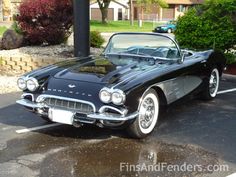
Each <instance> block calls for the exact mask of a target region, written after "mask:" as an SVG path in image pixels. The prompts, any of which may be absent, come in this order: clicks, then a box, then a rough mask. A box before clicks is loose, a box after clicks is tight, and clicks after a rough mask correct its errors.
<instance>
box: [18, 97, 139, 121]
mask: <svg viewBox="0 0 236 177" xmlns="http://www.w3.org/2000/svg"><path fill="white" fill-rule="evenodd" d="M45 98H58V99H62V100H68V101H74V102H80V103H85V104H89V105H91V106H92V107H93V109H94V113H91V114H88V115H87V117H88V118H90V119H94V120H108V121H127V120H131V119H134V118H136V117H137V116H138V114H139V113H138V112H134V113H131V114H129V115H126V114H127V112H128V110H127V109H118V108H115V107H112V106H102V107H101V108H100V109H99V113H95V112H96V108H95V106H94V104H92V103H91V102H88V101H84V100H77V99H73V98H65V97H59V96H54V95H46V94H45V95H40V96H38V98H37V100H36V102H32V101H29V100H27V99H21V100H18V101H16V103H18V104H20V105H23V106H26V107H31V108H33V109H37V108H39V109H40V108H41V109H42V108H47V106H46V105H45V104H43V103H42V101H43V100H44V99H45ZM38 101H40V102H38ZM106 109H112V110H114V111H117V112H118V113H120V114H121V115H118V114H109V113H106V112H105V110H106Z"/></svg>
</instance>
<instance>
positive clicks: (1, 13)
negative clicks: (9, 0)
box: [0, 0, 3, 21]
mask: <svg viewBox="0 0 236 177" xmlns="http://www.w3.org/2000/svg"><path fill="white" fill-rule="evenodd" d="M0 21H3V4H2V1H1V0H0Z"/></svg>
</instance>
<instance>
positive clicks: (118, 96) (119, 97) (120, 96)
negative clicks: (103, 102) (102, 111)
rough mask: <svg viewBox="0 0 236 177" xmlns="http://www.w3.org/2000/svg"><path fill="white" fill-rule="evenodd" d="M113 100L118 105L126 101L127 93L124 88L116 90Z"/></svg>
mask: <svg viewBox="0 0 236 177" xmlns="http://www.w3.org/2000/svg"><path fill="white" fill-rule="evenodd" d="M111 100H112V102H113V103H114V104H116V105H121V104H123V103H124V102H125V94H124V92H123V91H122V90H114V92H113V93H112V97H111Z"/></svg>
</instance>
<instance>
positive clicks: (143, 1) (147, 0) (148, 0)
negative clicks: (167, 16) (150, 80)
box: [137, 0, 168, 19]
mask: <svg viewBox="0 0 236 177" xmlns="http://www.w3.org/2000/svg"><path fill="white" fill-rule="evenodd" d="M137 4H138V5H139V6H140V7H141V19H142V18H143V11H144V9H146V10H149V9H150V8H151V6H152V5H153V4H158V5H159V6H160V7H162V8H167V7H168V4H167V3H166V1H165V0H137Z"/></svg>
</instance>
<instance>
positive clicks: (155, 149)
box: [0, 79, 236, 177]
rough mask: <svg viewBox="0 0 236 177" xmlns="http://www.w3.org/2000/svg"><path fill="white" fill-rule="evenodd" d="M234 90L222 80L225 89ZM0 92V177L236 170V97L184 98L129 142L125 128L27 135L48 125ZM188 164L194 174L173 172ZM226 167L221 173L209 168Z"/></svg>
mask: <svg viewBox="0 0 236 177" xmlns="http://www.w3.org/2000/svg"><path fill="white" fill-rule="evenodd" d="M233 88H236V82H234V81H232V80H227V79H226V80H224V81H222V82H221V88H220V90H227V89H233ZM19 96H20V93H14V94H7V95H0V177H6V176H8V177H11V176H12V177H28V176H29V177H34V176H42V177H44V176H52V177H54V176H55V177H58V176H63V177H64V176H65V177H67V176H88V177H92V176H101V177H105V176H155V177H157V176H160V177H162V176H166V177H172V176H180V177H183V176H186V177H187V176H207V177H208V176H209V177H210V176H214V177H217V176H219V177H221V176H227V175H229V174H232V173H235V172H236V151H235V150H236V141H235V140H236V99H235V98H236V92H229V93H225V94H220V95H218V96H217V98H216V99H215V100H213V101H210V102H204V101H202V100H199V99H189V98H188V99H187V100H182V101H181V102H177V103H175V104H173V105H171V106H170V107H169V108H168V109H167V110H166V111H163V112H162V114H161V118H160V120H159V122H158V125H157V127H156V128H155V131H154V133H153V134H151V135H150V136H149V137H148V138H146V139H144V140H135V139H130V138H129V137H128V135H127V134H126V133H125V132H124V131H122V130H109V129H101V128H97V127H94V126H84V127H81V128H74V127H71V126H66V125H60V126H55V127H52V128H48V129H42V130H37V131H34V132H28V133H23V134H18V133H16V130H20V129H24V128H32V127H38V126H42V125H47V124H48V123H47V122H45V121H43V120H41V119H40V118H39V117H37V116H35V115H34V114H32V113H29V112H27V111H26V110H25V109H24V108H22V107H21V106H18V105H16V104H15V103H14V101H15V100H16V99H17V98H19ZM171 165H172V166H174V165H175V167H176V168H178V167H184V166H186V165H188V166H191V167H194V168H195V169H194V170H193V169H190V170H186V169H185V168H184V169H182V170H181V169H175V170H173V169H171V170H170V169H167V167H170V166H171ZM220 165H221V166H223V165H227V167H228V168H227V169H225V170H222V171H221V172H219V171H215V172H212V171H211V170H209V168H208V167H209V166H214V167H219V166H220Z"/></svg>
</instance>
